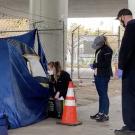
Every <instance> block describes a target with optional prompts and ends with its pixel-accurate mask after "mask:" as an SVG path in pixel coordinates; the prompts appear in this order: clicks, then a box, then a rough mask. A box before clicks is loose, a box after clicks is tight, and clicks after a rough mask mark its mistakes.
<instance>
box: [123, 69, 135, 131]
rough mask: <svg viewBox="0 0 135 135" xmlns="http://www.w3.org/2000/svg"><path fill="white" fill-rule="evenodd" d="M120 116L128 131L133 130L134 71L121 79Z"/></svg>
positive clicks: (134, 107) (134, 105) (134, 122)
mask: <svg viewBox="0 0 135 135" xmlns="http://www.w3.org/2000/svg"><path fill="white" fill-rule="evenodd" d="M122 115H123V122H124V124H125V125H126V126H127V127H128V128H129V130H135V71H129V72H127V73H126V74H125V75H124V77H123V79H122Z"/></svg>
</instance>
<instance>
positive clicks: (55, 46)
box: [29, 0, 68, 66]
mask: <svg viewBox="0 0 135 135" xmlns="http://www.w3.org/2000/svg"><path fill="white" fill-rule="evenodd" d="M29 2H30V18H31V19H34V21H37V22H41V23H36V27H38V28H39V29H63V24H64V29H65V31H62V30H54V31H47V32H42V33H40V35H41V38H42V43H43V45H44V49H45V52H46V56H47V60H48V61H58V60H59V61H60V62H61V64H62V66H64V59H65V51H64V50H65V41H64V42H63V39H66V38H65V33H66V24H67V16H68V0H29ZM63 34H64V36H63Z"/></svg>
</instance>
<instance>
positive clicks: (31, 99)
mask: <svg viewBox="0 0 135 135" xmlns="http://www.w3.org/2000/svg"><path fill="white" fill-rule="evenodd" d="M35 35H36V30H33V31H31V32H29V33H27V34H24V35H21V36H16V37H9V38H4V39H0V58H1V61H0V113H4V114H6V115H7V116H8V121H9V126H10V128H18V127H22V126H27V125H30V124H32V123H35V122H38V121H41V120H43V119H44V118H46V117H47V106H48V98H49V91H48V88H45V87H43V86H42V85H40V84H39V83H38V82H37V81H36V80H35V79H34V78H33V77H32V76H31V74H30V73H29V70H28V68H27V65H26V61H25V59H24V57H23V56H22V54H21V52H20V51H19V50H18V47H16V46H15V45H13V44H14V43H12V42H9V41H8V40H9V39H13V40H16V41H18V42H19V43H24V44H25V45H27V46H29V47H32V48H34V41H35ZM40 48H42V46H41V43H40ZM42 51H43V48H42ZM44 54H45V53H42V57H44V58H45V55H44ZM46 64H47V63H46V61H44V64H43V65H44V66H45V67H44V68H46Z"/></svg>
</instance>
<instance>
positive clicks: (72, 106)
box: [58, 81, 82, 126]
mask: <svg viewBox="0 0 135 135" xmlns="http://www.w3.org/2000/svg"><path fill="white" fill-rule="evenodd" d="M73 87H74V85H73V82H72V81H70V82H69V85H68V91H67V95H66V99H65V105H64V109H63V115H62V120H61V121H60V122H58V123H59V124H63V125H69V126H77V125H80V124H82V123H81V122H80V121H78V118H77V110H76V103H75V94H74V90H73Z"/></svg>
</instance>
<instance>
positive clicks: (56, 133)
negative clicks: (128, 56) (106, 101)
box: [9, 96, 122, 135]
mask: <svg viewBox="0 0 135 135" xmlns="http://www.w3.org/2000/svg"><path fill="white" fill-rule="evenodd" d="M120 102H121V101H120V96H118V97H114V98H112V99H111V109H110V121H109V122H105V123H97V122H96V121H95V120H91V119H89V115H90V114H94V113H95V112H96V110H97V106H98V104H97V103H93V104H91V105H87V106H80V107H79V108H78V114H79V120H81V121H82V122H83V124H82V125H80V126H76V127H69V126H62V125H57V124H56V121H57V120H56V119H51V118H49V119H47V120H44V121H42V122H40V123H38V124H34V125H32V126H28V127H25V128H20V129H17V130H10V131H9V135H45V134H46V135H78V134H79V135H114V133H113V131H114V129H116V128H120V127H121V125H122V120H121V105H120V104H121V103H120Z"/></svg>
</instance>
